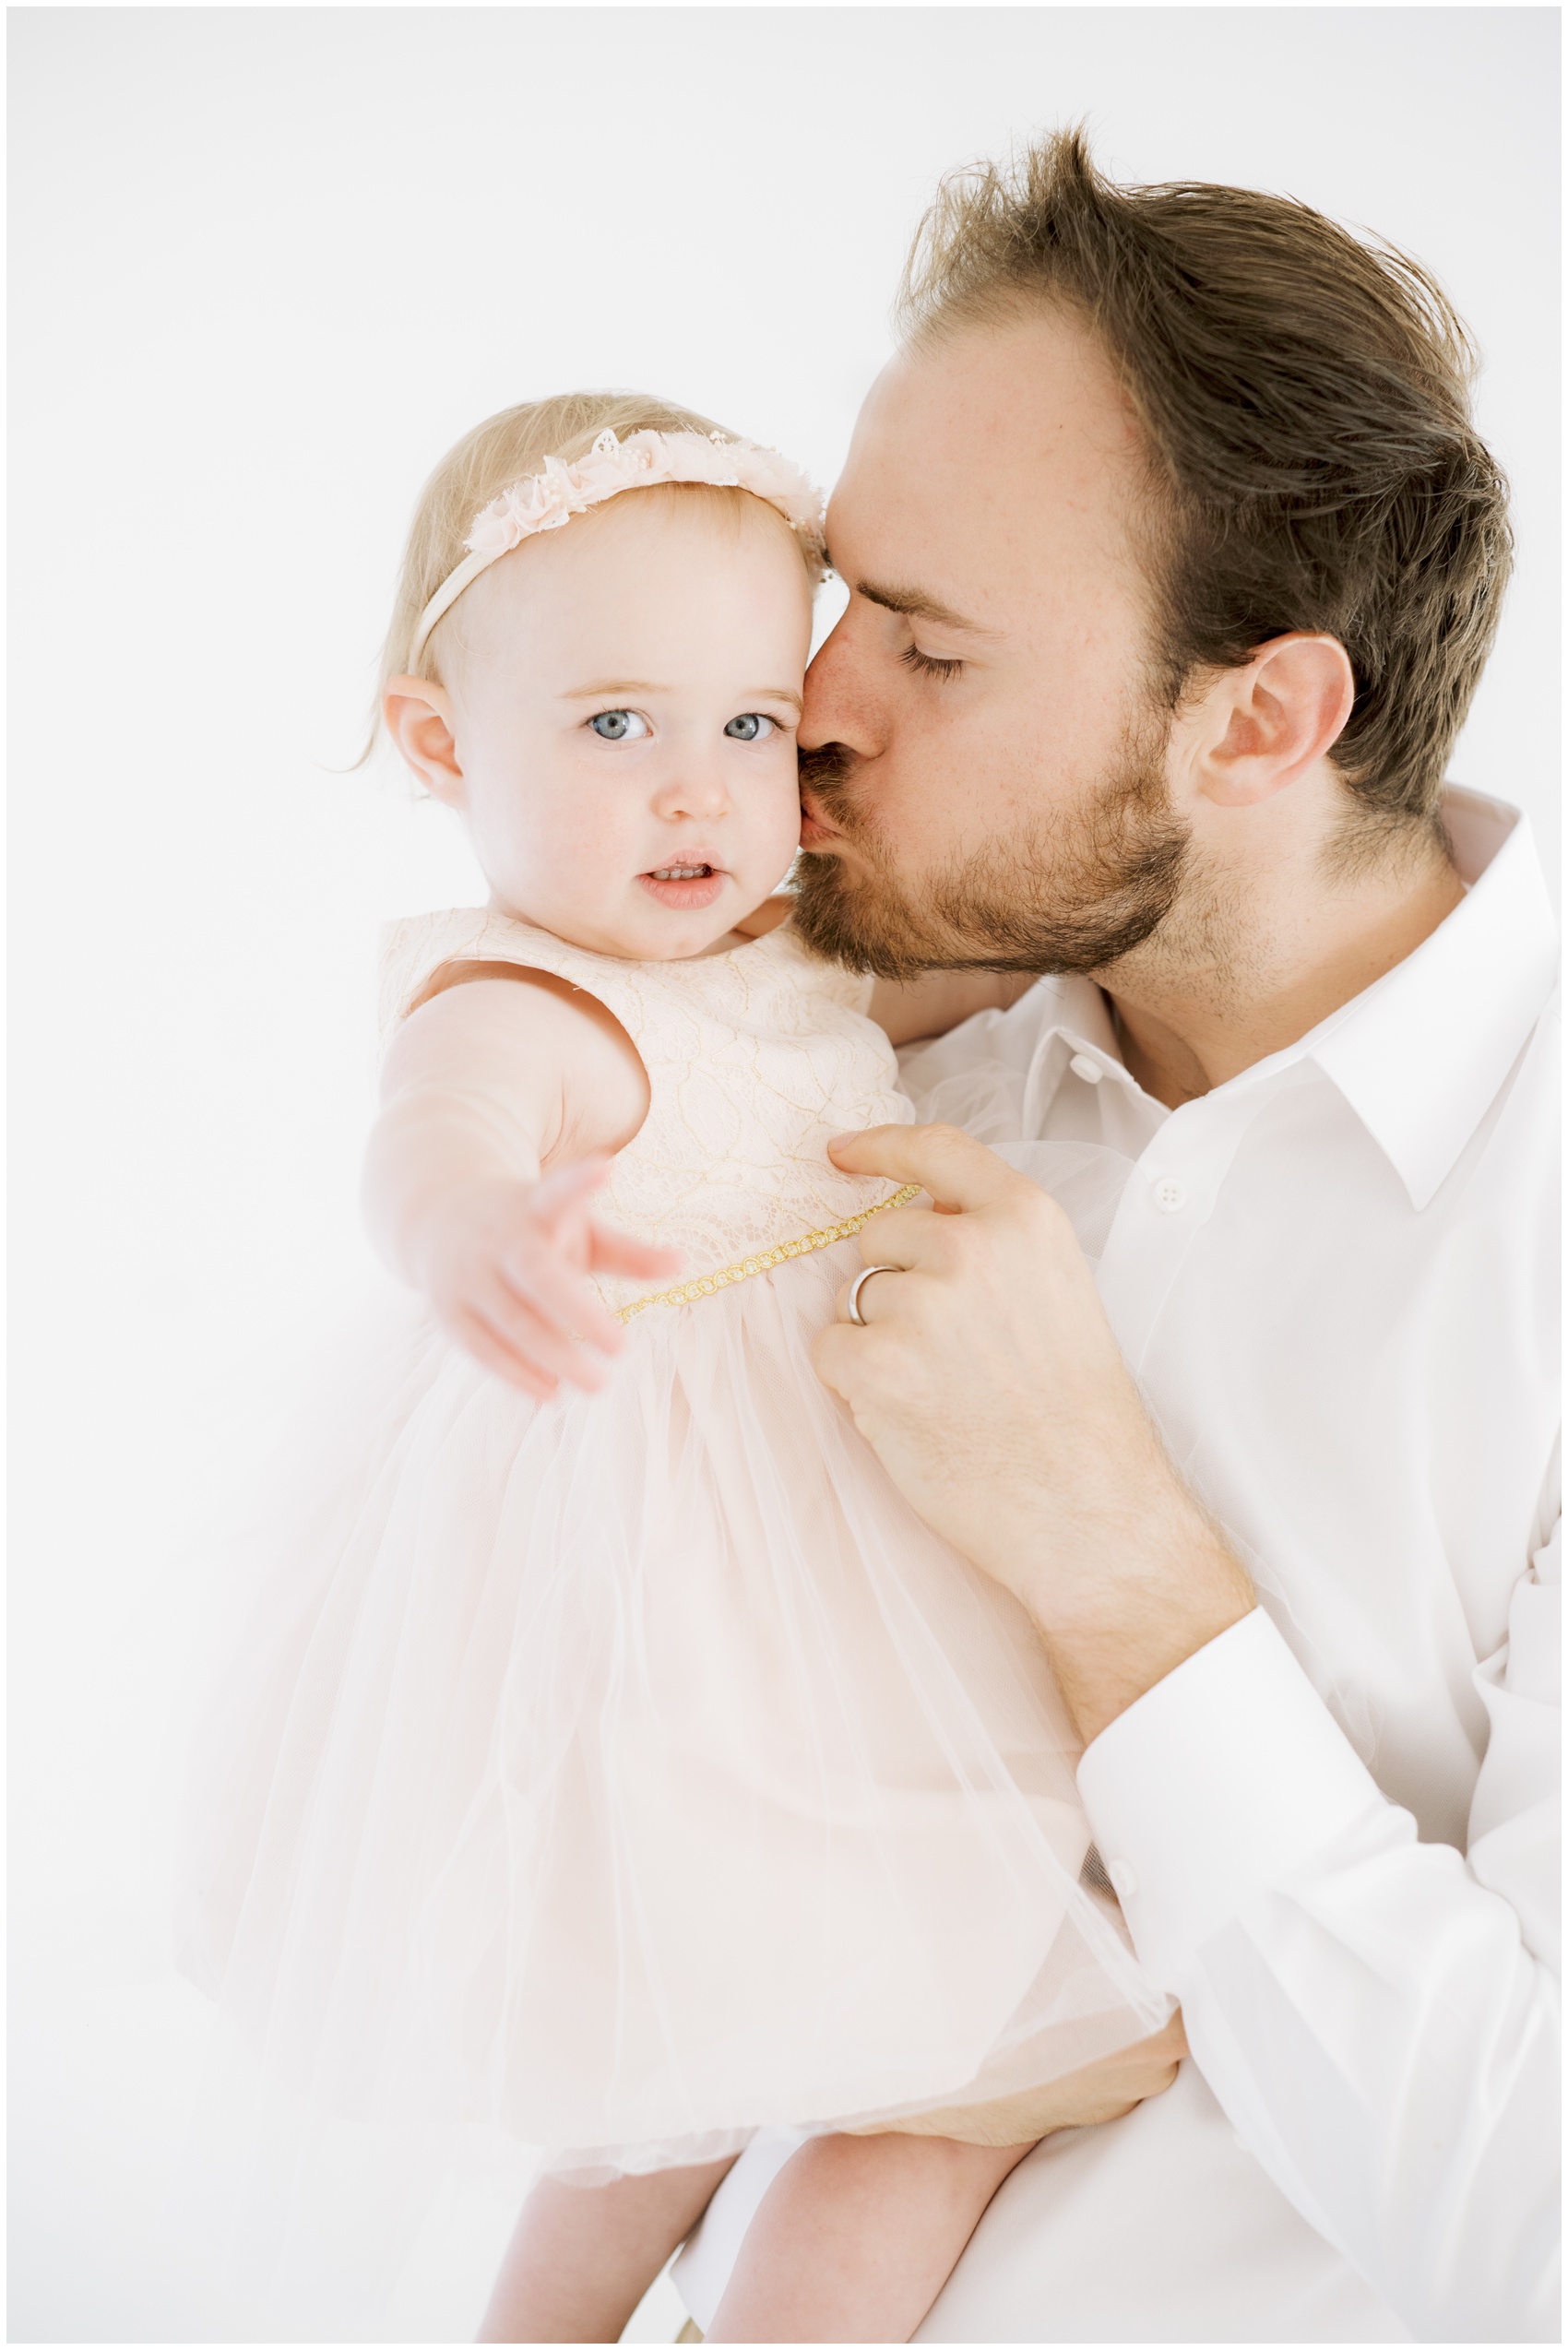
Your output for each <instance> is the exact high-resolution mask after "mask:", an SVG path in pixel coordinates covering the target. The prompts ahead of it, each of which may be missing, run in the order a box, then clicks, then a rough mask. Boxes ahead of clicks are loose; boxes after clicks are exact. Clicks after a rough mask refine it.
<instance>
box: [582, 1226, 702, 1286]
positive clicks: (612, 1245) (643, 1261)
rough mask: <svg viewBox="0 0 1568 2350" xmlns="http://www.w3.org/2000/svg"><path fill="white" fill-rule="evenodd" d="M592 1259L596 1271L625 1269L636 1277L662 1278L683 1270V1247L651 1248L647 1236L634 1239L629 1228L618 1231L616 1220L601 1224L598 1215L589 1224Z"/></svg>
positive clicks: (629, 1275)
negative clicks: (642, 1238)
mask: <svg viewBox="0 0 1568 2350" xmlns="http://www.w3.org/2000/svg"><path fill="white" fill-rule="evenodd" d="M588 1263H589V1264H590V1265H591V1266H592V1268H593V1270H594V1272H595V1273H623V1274H625V1275H626V1276H627V1277H628V1278H629V1279H631V1280H633V1281H658V1280H659V1279H661V1278H667V1277H668V1276H670V1275H671V1274H675V1273H679V1272H680V1270H681V1252H680V1250H679V1249H650V1248H649V1247H648V1245H647V1242H646V1241H645V1240H633V1239H632V1237H631V1235H630V1234H629V1233H627V1232H617V1231H616V1229H615V1227H614V1226H613V1225H612V1224H600V1222H599V1221H598V1219H597V1218H595V1219H594V1220H593V1221H591V1222H590V1223H589V1225H588Z"/></svg>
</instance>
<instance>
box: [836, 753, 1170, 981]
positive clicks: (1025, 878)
mask: <svg viewBox="0 0 1568 2350" xmlns="http://www.w3.org/2000/svg"><path fill="white" fill-rule="evenodd" d="M1163 749H1164V734H1163V731H1162V733H1161V740H1160V744H1159V748H1158V750H1156V749H1155V748H1154V746H1153V742H1152V740H1151V739H1150V737H1149V736H1148V735H1147V734H1146V735H1145V736H1143V737H1142V738H1139V737H1136V736H1133V737H1129V739H1128V742H1127V743H1126V745H1125V746H1124V748H1123V754H1122V758H1121V760H1120V762H1119V763H1118V765H1117V766H1116V768H1115V769H1114V770H1113V771H1112V773H1111V775H1109V776H1108V777H1106V778H1105V780H1104V781H1103V782H1102V783H1101V784H1100V785H1099V788H1098V789H1097V790H1096V791H1095V793H1094V796H1093V797H1092V798H1091V799H1090V800H1089V801H1088V803H1087V806H1086V807H1084V808H1081V809H1080V810H1079V811H1078V812H1077V813H1075V814H1074V815H1072V816H1069V817H1063V818H1062V819H1059V820H1058V821H1057V823H1056V824H1055V825H1053V826H1051V828H1049V829H1047V828H1046V827H1045V826H1044V825H1039V826H1037V827H1036V828H1034V829H1033V830H1032V831H1030V832H1028V833H1025V834H1022V835H1020V836H1019V837H1016V838H1015V839H1009V840H997V841H994V842H992V843H990V844H989V845H988V846H986V847H985V848H983V849H977V850H976V851H975V852H974V853H973V854H972V855H970V856H968V857H967V858H966V859H965V860H964V861H963V862H962V863H961V864H958V865H956V866H955V867H953V868H952V869H951V870H950V871H948V872H945V873H944V874H943V875H942V876H941V877H940V878H938V879H933V880H932V881H930V882H927V883H925V884H922V885H921V886H920V887H919V888H918V889H915V888H912V887H910V886H909V884H906V883H904V882H903V881H902V880H901V879H900V877H899V873H898V868H897V860H896V859H895V858H894V857H893V856H892V855H891V854H890V853H889V850H888V847H887V843H886V842H885V840H884V839H883V838H882V837H880V835H879V834H878V833H877V832H876V831H875V830H873V827H872V826H871V825H868V824H867V823H866V822H865V821H864V819H863V818H861V816H860V815H859V814H858V813H857V812H856V809H855V805H854V800H853V796H852V789H851V784H850V778H851V777H852V775H853V769H854V755H853V754H852V753H850V752H849V751H848V750H847V749H846V748H845V746H844V745H843V744H842V743H838V742H830V743H828V744H826V746H825V747H824V748H823V749H822V750H820V751H806V752H802V754H801V782H802V786H803V787H809V789H810V791H811V795H812V798H813V800H814V801H815V803H816V805H817V806H818V807H819V808H820V809H821V811H822V813H823V815H824V816H825V817H826V820H827V822H828V823H829V824H830V825H834V826H835V827H836V828H837V830H838V831H839V832H841V833H842V834H843V835H844V837H845V838H846V840H848V841H849V843H850V844H851V845H852V846H853V848H854V849H855V851H856V866H857V867H858V868H859V870H856V868H854V867H851V866H850V865H849V863H847V861H846V860H844V859H843V858H841V857H838V856H835V855H832V854H813V853H812V852H811V851H810V850H807V851H806V852H805V853H804V854H803V856H802V860H801V862H800V864H799V865H798V866H797V868H796V872H795V884H796V887H797V889H798V892H799V896H798V897H797V900H796V911H795V925H796V928H797V930H798V931H799V932H800V934H801V937H802V939H803V941H804V942H805V944H806V945H807V946H809V947H811V948H812V949H813V951H814V953H815V954H818V955H822V956H824V957H825V958H826V960H827V961H829V962H834V963H842V964H845V965H847V966H848V967H849V969H851V970H856V971H872V972H874V973H875V974H876V976H877V978H878V979H917V978H918V977H919V976H920V974H921V972H922V971H1103V970H1105V969H1106V968H1107V967H1108V966H1109V965H1111V964H1113V963H1116V962H1119V961H1120V960H1121V958H1122V957H1123V955H1130V954H1131V953H1132V951H1133V949H1134V947H1137V946H1141V945H1142V944H1143V943H1144V941H1145V940H1146V938H1148V937H1149V936H1150V935H1151V933H1152V932H1154V931H1156V930H1157V929H1158V926H1159V924H1160V923H1161V922H1162V921H1163V920H1165V918H1166V916H1167V915H1168V914H1169V913H1170V909H1171V908H1172V907H1173V906H1174V905H1175V903H1176V900H1177V897H1178V896H1179V895H1180V894H1181V889H1182V877H1183V872H1184V870H1185V867H1186V864H1187V860H1188V851H1189V848H1190V845H1191V839H1192V835H1191V830H1190V828H1189V827H1188V826H1187V825H1183V824H1182V820H1181V818H1180V817H1179V816H1178V815H1177V813H1176V811H1175V809H1174V807H1173V806H1172V805H1171V801H1170V792H1169V789H1167V786H1166V781H1165V769H1164V762H1163V755H1162V754H1163Z"/></svg>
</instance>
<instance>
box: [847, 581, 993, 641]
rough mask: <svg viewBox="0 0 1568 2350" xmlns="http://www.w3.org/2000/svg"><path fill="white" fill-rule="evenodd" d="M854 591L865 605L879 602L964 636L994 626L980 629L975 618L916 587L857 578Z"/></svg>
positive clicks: (985, 631) (980, 633)
mask: <svg viewBox="0 0 1568 2350" xmlns="http://www.w3.org/2000/svg"><path fill="white" fill-rule="evenodd" d="M855 593H856V595H857V596H863V597H864V598H865V599H866V601H867V603H868V604H881V605H882V607H883V609H884V610H885V611H890V612H904V613H907V614H908V616H909V619H910V620H929V621H930V622H931V623H932V626H933V627H936V628H961V629H962V630H963V631H964V633H965V635H968V636H994V635H996V631H995V629H994V628H983V627H982V626H981V625H980V622H979V621H978V620H966V619H965V617H964V615H963V613H962V612H956V611H952V610H951V608H950V607H949V606H948V605H946V604H942V603H938V601H937V599H936V598H935V597H934V596H926V595H922V594H921V591H920V589H919V588H918V587H878V586H877V585H876V583H875V582H874V581H873V580H870V579H858V580H857V581H856V582H855Z"/></svg>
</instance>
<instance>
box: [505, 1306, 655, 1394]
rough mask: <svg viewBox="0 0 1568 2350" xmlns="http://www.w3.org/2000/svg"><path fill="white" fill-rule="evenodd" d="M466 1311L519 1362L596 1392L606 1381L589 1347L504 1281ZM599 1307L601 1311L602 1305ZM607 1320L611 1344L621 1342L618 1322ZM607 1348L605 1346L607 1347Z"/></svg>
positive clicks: (580, 1316) (581, 1314)
mask: <svg viewBox="0 0 1568 2350" xmlns="http://www.w3.org/2000/svg"><path fill="white" fill-rule="evenodd" d="M469 1311H471V1312H472V1313H474V1314H475V1315H476V1316H477V1318H478V1319H479V1320H480V1321H481V1322H482V1323H485V1325H486V1326H487V1327H488V1329H489V1330H490V1332H491V1334H492V1335H493V1337H496V1338H498V1339H499V1340H500V1341H501V1343H502V1344H503V1345H504V1346H505V1347H509V1348H510V1349H511V1351H512V1353H513V1354H514V1355H515V1356H516V1357H517V1359H518V1360H519V1361H520V1362H524V1363H527V1364H528V1365H529V1368H530V1369H532V1370H533V1371H547V1372H552V1373H553V1374H554V1376H555V1377H556V1378H558V1379H567V1380H570V1382H571V1383H572V1385H573V1386H574V1387H582V1388H585V1389H586V1390H587V1391H588V1394H589V1395H596V1394H597V1393H598V1391H599V1390H600V1388H601V1387H602V1386H603V1384H604V1382H605V1377H606V1372H605V1368H604V1365H603V1363H602V1362H601V1361H600V1359H598V1357H596V1356H595V1355H594V1354H593V1353H592V1352H591V1351H590V1350H589V1348H588V1347H586V1346H582V1345H579V1344H578V1342H577V1340H576V1338H575V1337H573V1336H571V1335H568V1334H567V1333H566V1332H564V1331H561V1330H558V1329H555V1328H553V1327H552V1323H551V1322H550V1321H547V1320H546V1319H545V1318H544V1316H543V1315H541V1314H540V1313H539V1312H538V1311H535V1307H534V1305H533V1303H531V1302H530V1301H529V1300H527V1299H524V1298H519V1297H518V1296H517V1294H516V1292H515V1291H513V1290H511V1289H509V1288H506V1287H505V1284H504V1283H502V1282H497V1283H496V1284H495V1287H494V1288H493V1289H490V1290H487V1291H486V1293H485V1294H484V1296H483V1297H481V1298H479V1299H476V1300H474V1302H473V1304H472V1306H471V1307H470V1309H469ZM599 1311H600V1313H601V1314H602V1312H603V1309H602V1308H600V1309H599ZM577 1317H578V1320H579V1322H580V1321H582V1320H584V1319H586V1315H585V1314H584V1312H583V1309H582V1307H581V1306H580V1305H579V1306H578V1308H577ZM604 1319H605V1320H606V1321H608V1322H609V1323H610V1329H611V1332H612V1338H613V1344H614V1345H615V1346H617V1347H619V1346H620V1345H621V1343H622V1336H621V1325H620V1323H617V1322H614V1321H612V1320H610V1317H609V1316H608V1315H606V1316H605V1317H604ZM596 1343H598V1342H597V1341H596ZM606 1351H608V1349H606Z"/></svg>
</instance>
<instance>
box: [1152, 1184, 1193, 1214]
mask: <svg viewBox="0 0 1568 2350" xmlns="http://www.w3.org/2000/svg"><path fill="white" fill-rule="evenodd" d="M1154 1204H1155V1205H1156V1207H1158V1208H1161V1209H1163V1210H1164V1212H1165V1214H1166V1215H1167V1216H1180V1215H1181V1213H1182V1209H1183V1208H1184V1207H1185V1206H1186V1205H1187V1188H1186V1185H1185V1184H1184V1183H1179V1182H1178V1181H1176V1178H1175V1176H1174V1175H1162V1176H1161V1177H1160V1179H1159V1181H1158V1183H1157V1184H1156V1185H1155V1187H1154Z"/></svg>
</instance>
